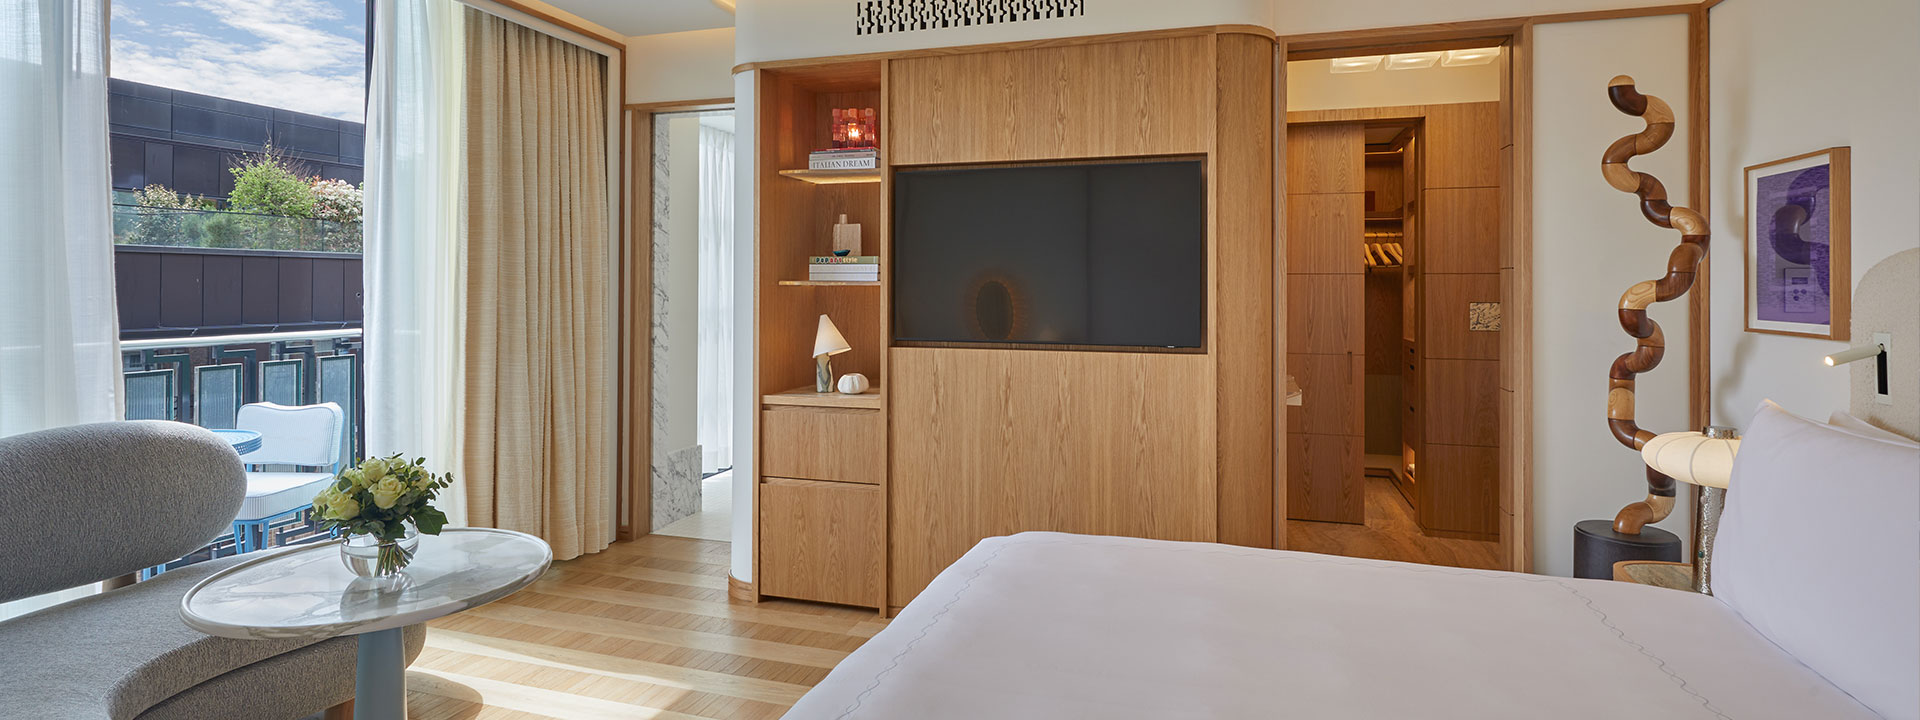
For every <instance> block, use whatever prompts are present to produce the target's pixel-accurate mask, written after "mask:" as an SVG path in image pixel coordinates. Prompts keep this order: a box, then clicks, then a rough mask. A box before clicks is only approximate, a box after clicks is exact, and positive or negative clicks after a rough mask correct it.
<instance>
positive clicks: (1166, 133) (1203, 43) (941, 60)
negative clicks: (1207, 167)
mask: <svg viewBox="0 0 1920 720" xmlns="http://www.w3.org/2000/svg"><path fill="white" fill-rule="evenodd" d="M1212 49H1213V38H1211V37H1207V36H1189V37H1170V38H1156V39H1146V40H1137V41H1130V42H1114V43H1103V44H1098V45H1076V46H1065V47H1048V48H1037V49H1030V50H1012V51H1005V52H992V53H970V54H963V55H948V56H938V57H918V58H905V59H900V60H894V61H892V65H891V68H890V70H889V73H890V78H889V83H890V86H891V88H890V90H889V92H890V93H891V95H892V97H891V98H890V102H889V107H890V108H891V117H890V118H889V120H891V121H892V125H893V127H892V129H891V130H890V132H892V133H894V135H893V137H892V139H891V140H890V142H889V149H890V150H891V151H892V155H893V156H892V158H891V159H890V162H891V163H892V164H895V165H915V164H925V163H964V162H1007V161H1020V160H1057V159H1068V158H1084V157H1113V156H1127V155H1164V154H1179V153H1198V152H1205V151H1206V150H1207V149H1208V146H1209V145H1210V144H1211V143H1210V141H1211V139H1212V134H1213V130H1212V114H1213V113H1212V110H1213V108H1212V107H1211V106H1212V92H1211V83H1212V79H1213V76H1214V67H1213V66H1214V61H1215V58H1214V54H1213V52H1212ZM886 132H889V131H888V130H883V131H882V133H883V134H884V133H886Z"/></svg>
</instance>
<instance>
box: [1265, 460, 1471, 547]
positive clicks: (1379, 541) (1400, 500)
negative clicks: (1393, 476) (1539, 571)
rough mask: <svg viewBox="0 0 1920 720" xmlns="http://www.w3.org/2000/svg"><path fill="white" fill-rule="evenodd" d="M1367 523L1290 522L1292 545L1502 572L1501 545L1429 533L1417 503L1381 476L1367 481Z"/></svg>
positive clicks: (1289, 535) (1290, 542) (1288, 527)
mask: <svg viewBox="0 0 1920 720" xmlns="http://www.w3.org/2000/svg"><path fill="white" fill-rule="evenodd" d="M1366 480H1367V510H1366V524H1364V525H1350V524H1346V523H1328V522H1313V521H1309V520H1288V521H1287V549H1289V550H1302V551H1305V552H1317V553H1325V554H1328V555H1345V556H1347V557H1359V558H1372V559H1375V560H1399V561H1401V562H1413V563H1422V564H1426V565H1447V566H1450V567H1463V568H1478V569H1481V570H1501V569H1504V568H1505V564H1504V563H1503V562H1501V560H1500V543H1499V542H1496V541H1489V540H1461V539H1456V538H1437V537H1429V536H1427V535H1425V534H1423V533H1421V532H1420V523H1419V521H1418V520H1416V519H1415V516H1414V510H1413V505H1411V504H1409V503H1408V502H1407V499H1406V498H1404V497H1402V496H1401V495H1400V491H1399V490H1395V489H1394V487H1393V481H1392V480H1388V479H1386V478H1381V477H1368V478H1367V479H1366Z"/></svg>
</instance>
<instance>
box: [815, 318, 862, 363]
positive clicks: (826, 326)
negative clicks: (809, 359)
mask: <svg viewBox="0 0 1920 720" xmlns="http://www.w3.org/2000/svg"><path fill="white" fill-rule="evenodd" d="M852 349H853V346H852V345H848V344H847V338H846V336H843V335H841V334H840V328H838V327H834V325H833V320H832V319H829V318H828V317H827V316H825V315H821V316H820V330H819V331H818V332H815V333H814V334H813V356H814V357H820V356H821V355H839V354H840V353H843V352H846V351H848V350H852Z"/></svg>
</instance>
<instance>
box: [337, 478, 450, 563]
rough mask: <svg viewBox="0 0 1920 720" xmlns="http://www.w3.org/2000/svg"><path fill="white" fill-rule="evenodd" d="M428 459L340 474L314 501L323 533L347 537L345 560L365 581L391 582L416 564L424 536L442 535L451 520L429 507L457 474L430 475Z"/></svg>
mask: <svg viewBox="0 0 1920 720" xmlns="http://www.w3.org/2000/svg"><path fill="white" fill-rule="evenodd" d="M426 462H427V461H426V458H420V459H418V460H414V461H412V462H408V461H406V460H405V459H402V458H401V457H400V455H399V454H395V455H393V456H391V457H384V458H373V459H371V460H368V461H366V462H363V463H360V465H359V466H357V467H354V468H351V469H348V470H347V471H345V472H342V473H340V475H339V477H338V478H336V479H335V480H334V483H333V484H332V485H329V486H327V488H326V489H325V490H321V491H320V494H319V495H315V496H314V498H313V511H314V513H315V515H316V516H317V517H319V518H320V523H321V525H322V526H323V527H326V528H329V529H331V530H333V531H334V532H335V533H336V534H339V535H344V536H345V538H344V539H342V540H341V542H340V559H341V560H342V561H344V562H345V563H346V564H347V568H348V569H350V570H352V571H353V572H354V574H356V575H359V576H361V577H370V578H386V577H391V576H393V575H396V574H398V573H399V572H400V571H401V570H402V569H404V568H406V566H407V563H409V562H412V561H413V552H414V549H415V548H416V547H418V546H419V544H420V535H419V534H420V533H426V534H428V535H439V534H440V528H442V527H444V526H446V524H447V516H446V514H445V513H442V512H440V511H439V510H437V509H435V508H434V507H433V506H432V505H429V504H428V503H429V502H430V501H432V500H433V498H434V496H435V495H438V494H439V493H440V491H441V490H443V489H445V488H446V487H447V486H449V485H452V484H453V474H452V473H448V474H445V475H441V476H438V477H436V476H434V475H433V473H429V472H427V469H426V467H424V466H425V464H426Z"/></svg>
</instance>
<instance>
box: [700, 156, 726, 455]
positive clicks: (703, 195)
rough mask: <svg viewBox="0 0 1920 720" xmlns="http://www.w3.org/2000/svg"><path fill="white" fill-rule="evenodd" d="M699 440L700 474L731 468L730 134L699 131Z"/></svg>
mask: <svg viewBox="0 0 1920 720" xmlns="http://www.w3.org/2000/svg"><path fill="white" fill-rule="evenodd" d="M699 312H700V315H699V317H700V333H699V334H700V340H699V343H700V346H699V353H698V357H697V359H696V361H695V362H696V363H697V367H698V368H699V369H698V370H697V371H696V375H698V378H699V379H698V383H699V390H698V393H699V395H698V401H697V402H696V403H695V404H696V406H697V407H698V408H699V420H698V422H699V425H700V429H699V440H698V442H699V443H700V448H701V452H702V455H704V457H703V458H701V464H702V465H703V467H702V471H703V472H709V473H711V472H716V471H718V470H720V469H721V468H728V467H733V133H730V132H727V131H725V130H722V129H720V128H716V127H711V126H708V125H705V124H702V125H701V126H700V310H699Z"/></svg>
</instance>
